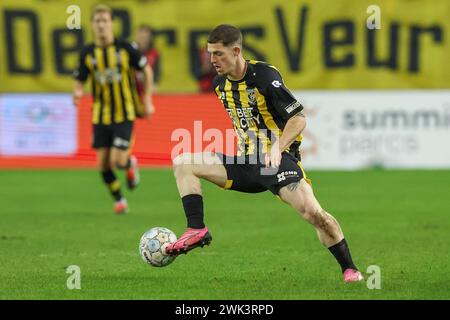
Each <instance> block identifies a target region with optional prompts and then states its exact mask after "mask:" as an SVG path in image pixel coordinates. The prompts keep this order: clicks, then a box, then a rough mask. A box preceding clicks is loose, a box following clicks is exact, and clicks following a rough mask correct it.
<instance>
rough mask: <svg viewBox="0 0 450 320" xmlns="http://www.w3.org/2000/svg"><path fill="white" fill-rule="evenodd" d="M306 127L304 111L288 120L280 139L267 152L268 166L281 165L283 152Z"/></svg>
mask: <svg viewBox="0 0 450 320" xmlns="http://www.w3.org/2000/svg"><path fill="white" fill-rule="evenodd" d="M305 127H306V119H305V116H304V114H303V113H302V112H299V113H297V114H296V115H295V116H294V117H292V118H291V119H289V120H288V121H287V123H286V126H285V128H284V130H283V133H282V134H281V136H280V139H279V140H277V141H275V142H274V143H273V144H272V147H271V149H270V151H269V152H268V153H267V154H266V159H265V160H266V167H269V166H270V167H272V168H277V167H278V166H279V165H280V162H281V152H282V151H283V150H286V149H287V148H289V147H290V145H291V144H292V143H293V142H294V141H295V139H296V138H297V137H298V136H299V135H300V134H301V133H302V131H303V130H304V129H305Z"/></svg>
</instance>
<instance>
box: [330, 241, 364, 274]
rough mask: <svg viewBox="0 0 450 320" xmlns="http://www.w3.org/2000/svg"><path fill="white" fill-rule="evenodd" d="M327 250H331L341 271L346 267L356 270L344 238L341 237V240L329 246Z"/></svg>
mask: <svg viewBox="0 0 450 320" xmlns="http://www.w3.org/2000/svg"><path fill="white" fill-rule="evenodd" d="M328 250H330V251H331V253H332V254H333V256H334V257H335V258H336V260H337V261H338V262H339V264H340V265H341V268H342V272H344V271H345V270H346V269H348V268H351V269H355V270H358V269H357V268H356V266H355V265H354V263H353V261H352V256H351V255H350V250H349V249H348V245H347V241H345V239H342V241H341V242H339V243H337V244H335V245H334V246H331V247H329V248H328Z"/></svg>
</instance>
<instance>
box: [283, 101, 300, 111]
mask: <svg viewBox="0 0 450 320" xmlns="http://www.w3.org/2000/svg"><path fill="white" fill-rule="evenodd" d="M300 106H301V104H300V102H298V101H295V102H293V103H291V104H290V105H288V106H287V107H286V108H285V110H286V112H287V113H291V112H292V111H294V110H295V109H298V108H300Z"/></svg>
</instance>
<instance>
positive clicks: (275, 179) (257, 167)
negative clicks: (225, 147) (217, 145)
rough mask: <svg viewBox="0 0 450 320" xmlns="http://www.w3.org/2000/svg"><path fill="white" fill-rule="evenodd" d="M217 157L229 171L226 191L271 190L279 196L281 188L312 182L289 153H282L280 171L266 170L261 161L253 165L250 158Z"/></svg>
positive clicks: (218, 154) (256, 191) (221, 155)
mask: <svg viewBox="0 0 450 320" xmlns="http://www.w3.org/2000/svg"><path fill="white" fill-rule="evenodd" d="M216 155H217V156H218V157H219V158H221V159H222V163H223V165H224V167H225V170H226V171H227V183H226V185H225V189H230V190H235V191H240V192H247V193H258V192H263V191H267V190H270V191H271V192H272V193H273V194H274V195H278V193H279V192H280V189H281V188H283V187H285V186H287V185H289V184H291V183H294V182H299V181H300V180H301V179H305V181H307V182H308V183H310V180H309V179H306V174H305V171H304V170H303V168H302V165H301V163H300V160H298V159H297V158H295V157H294V156H293V155H291V154H290V153H288V152H283V153H282V158H281V164H280V166H279V167H278V169H273V168H266V167H265V164H263V163H261V162H260V160H258V161H257V163H255V164H252V163H251V162H250V161H249V158H248V157H245V158H243V157H236V156H235V157H230V156H226V155H223V154H221V153H216ZM253 160H255V159H253ZM244 161H245V162H244ZM253 162H255V161H253Z"/></svg>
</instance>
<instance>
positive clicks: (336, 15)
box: [0, 0, 450, 93]
mask: <svg viewBox="0 0 450 320" xmlns="http://www.w3.org/2000/svg"><path fill="white" fill-rule="evenodd" d="M102 2H104V3H107V4H109V5H111V7H112V8H113V9H114V15H115V20H116V23H115V34H116V35H117V36H118V37H122V38H126V39H128V40H133V39H134V38H135V32H136V29H137V27H138V26H139V25H140V24H142V23H147V24H151V25H152V26H153V28H154V31H155V45H156V48H157V49H158V50H159V51H160V54H161V81H160V83H159V90H160V91H159V92H160V93H174V92H176V93H179V92H190V93H193V92H197V91H198V86H197V82H196V78H195V70H196V68H195V67H196V65H198V49H199V48H200V47H204V46H205V45H206V37H207V34H208V32H209V30H211V29H212V28H213V27H214V26H216V25H217V24H219V23H224V22H226V23H231V24H235V25H237V26H238V27H240V28H241V29H242V31H243V33H244V40H245V46H244V54H245V56H246V57H247V58H250V59H256V60H263V61H268V62H269V63H271V64H273V65H275V66H276V67H277V68H278V69H279V70H280V71H281V73H282V74H283V76H284V79H285V81H286V83H287V84H288V85H289V87H290V88H292V89H348V88H352V89H365V88H375V89H408V88H450V80H449V77H448V75H449V74H450V65H449V64H448V63H444V62H445V61H447V59H448V56H449V55H450V42H449V39H448V34H449V31H450V19H449V18H448V17H449V16H450V6H449V5H448V0H433V1H432V2H431V1H427V0H417V1H410V0H378V1H377V2H376V5H377V6H378V8H379V10H380V11H379V17H380V20H379V22H380V25H379V27H380V29H376V28H375V29H373V28H372V29H371V28H368V27H367V23H368V22H369V24H370V23H373V22H374V18H375V13H374V11H372V10H368V9H369V8H370V7H371V6H372V5H373V4H374V2H373V1H372V0H360V1H354V0H339V1H329V0H314V1H313V0H290V1H281V0H265V1H264V2H261V1H259V0H240V1H223V0H183V1H180V0H178V1H177V0H164V1H139V0H131V1H121V0H115V1H102ZM97 3H98V1H96V0H80V1H76V5H75V6H74V2H73V1H38V0H23V1H16V0H2V1H1V2H0V15H1V16H2V23H0V79H8V81H3V80H2V81H0V92H4V93H8V92H66V91H67V90H68V88H71V86H72V79H71V73H72V71H73V70H74V69H75V67H76V66H77V63H78V53H79V51H80V49H81V48H82V46H83V45H84V44H86V43H88V42H91V41H92V31H91V30H90V20H89V19H90V12H91V9H92V7H93V6H94V5H95V4H97ZM74 8H78V9H79V10H78V11H77V10H75V9H74ZM77 13H79V16H78V18H79V19H78V18H77ZM77 22H79V29H78V26H77V25H76V24H77Z"/></svg>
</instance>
